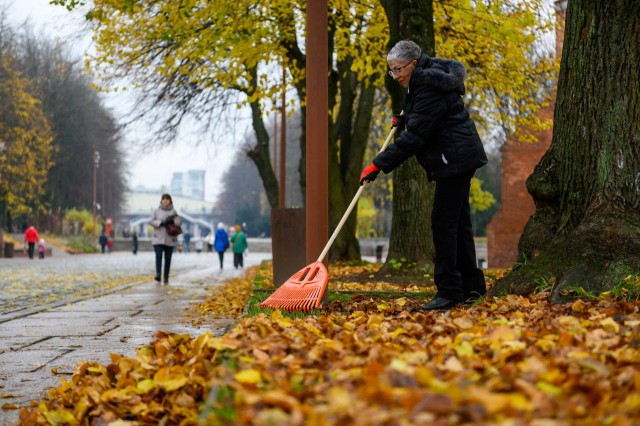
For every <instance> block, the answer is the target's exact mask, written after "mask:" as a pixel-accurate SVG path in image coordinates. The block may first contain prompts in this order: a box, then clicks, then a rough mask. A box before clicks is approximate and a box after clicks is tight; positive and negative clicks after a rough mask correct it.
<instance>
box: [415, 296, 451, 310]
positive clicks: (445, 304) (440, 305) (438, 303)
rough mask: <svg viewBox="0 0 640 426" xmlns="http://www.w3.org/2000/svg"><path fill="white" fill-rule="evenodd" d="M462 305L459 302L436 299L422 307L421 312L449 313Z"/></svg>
mask: <svg viewBox="0 0 640 426" xmlns="http://www.w3.org/2000/svg"><path fill="white" fill-rule="evenodd" d="M459 303H460V301H459V300H449V299H444V298H442V297H436V298H435V299H433V300H432V301H431V302H428V303H425V304H424V305H422V306H421V307H420V310H421V311H448V310H449V309H451V308H453V307H454V306H456V305H458V304H459Z"/></svg>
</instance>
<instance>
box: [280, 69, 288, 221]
mask: <svg viewBox="0 0 640 426" xmlns="http://www.w3.org/2000/svg"><path fill="white" fill-rule="evenodd" d="M286 83H287V69H286V68H285V66H284V62H283V63H282V105H280V108H281V109H280V112H281V114H282V124H281V126H280V128H281V130H280V200H279V207H280V208H281V209H284V205H285V188H286V183H285V176H286V173H287V172H286V165H287V108H286V104H285V102H286V101H287V84H286Z"/></svg>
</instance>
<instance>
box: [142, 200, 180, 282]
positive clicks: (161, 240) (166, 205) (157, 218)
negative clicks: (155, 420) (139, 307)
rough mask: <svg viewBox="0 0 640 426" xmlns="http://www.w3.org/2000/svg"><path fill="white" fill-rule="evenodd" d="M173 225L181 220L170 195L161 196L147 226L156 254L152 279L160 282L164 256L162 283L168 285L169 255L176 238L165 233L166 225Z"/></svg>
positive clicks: (171, 252)
mask: <svg viewBox="0 0 640 426" xmlns="http://www.w3.org/2000/svg"><path fill="white" fill-rule="evenodd" d="M170 223H173V224H174V225H178V226H180V225H181V224H182V218H181V217H180V216H178V213H177V212H176V210H175V209H174V208H173V202H172V200H171V195H169V194H163V195H162V198H161V199H160V206H159V207H158V208H157V209H156V210H155V211H154V212H153V217H152V218H151V220H150V221H149V224H150V225H151V226H153V228H154V230H153V240H152V244H153V248H154V250H155V252H156V275H155V277H154V279H155V280H156V281H158V282H159V281H160V272H161V270H162V255H163V254H164V283H165V285H166V284H169V271H170V269H171V255H172V254H173V249H174V247H175V246H176V242H177V238H176V237H175V236H173V235H169V234H168V233H167V225H168V224H170Z"/></svg>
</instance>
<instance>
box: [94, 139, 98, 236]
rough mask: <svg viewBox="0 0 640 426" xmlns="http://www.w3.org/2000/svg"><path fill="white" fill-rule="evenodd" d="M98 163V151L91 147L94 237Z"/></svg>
mask: <svg viewBox="0 0 640 426" xmlns="http://www.w3.org/2000/svg"><path fill="white" fill-rule="evenodd" d="M99 163H100V153H99V152H98V151H96V148H95V147H94V148H93V238H94V239H95V238H96V195H97V194H96V173H97V169H98V166H99Z"/></svg>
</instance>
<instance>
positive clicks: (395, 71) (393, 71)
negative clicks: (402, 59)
mask: <svg viewBox="0 0 640 426" xmlns="http://www.w3.org/2000/svg"><path fill="white" fill-rule="evenodd" d="M411 62H413V61H411ZM411 62H408V63H406V64H404V65H403V66H401V67H395V68H392V69H390V70H389V75H390V76H391V78H393V77H395V76H396V75H400V72H402V70H403V69H405V68H406V67H408V66H409V65H411Z"/></svg>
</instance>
